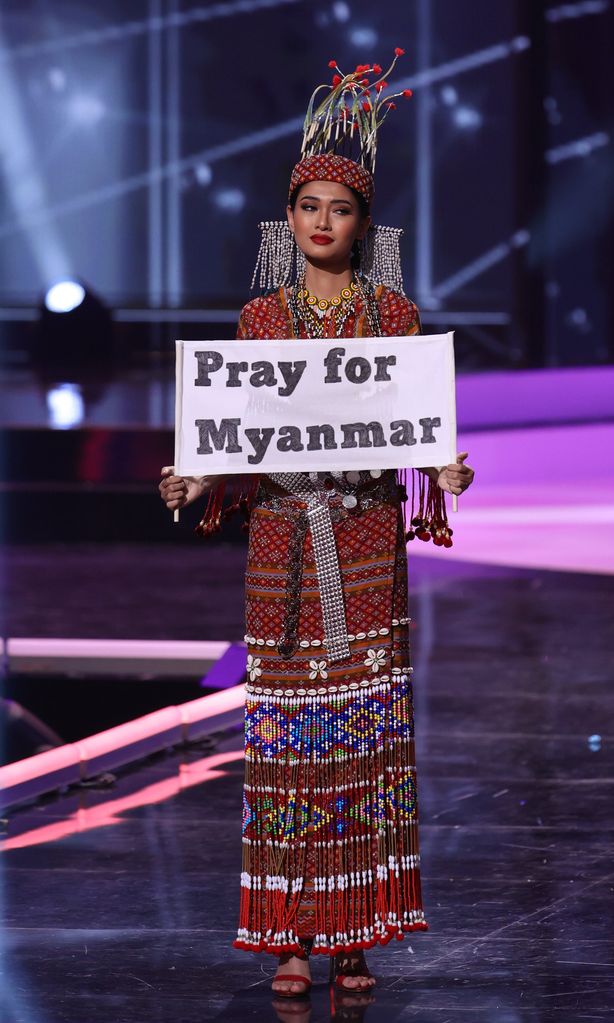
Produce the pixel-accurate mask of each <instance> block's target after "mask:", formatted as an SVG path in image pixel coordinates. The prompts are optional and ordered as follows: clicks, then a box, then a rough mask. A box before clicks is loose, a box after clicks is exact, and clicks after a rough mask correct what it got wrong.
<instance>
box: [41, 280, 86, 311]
mask: <svg viewBox="0 0 614 1023" xmlns="http://www.w3.org/2000/svg"><path fill="white" fill-rule="evenodd" d="M84 298H85V288H84V287H83V285H82V284H79V282H78V281H58V282H57V284H52V285H51V287H50V288H49V289H48V290H47V293H46V295H45V306H46V307H47V309H48V310H49V312H50V313H71V312H72V311H73V309H76V308H77V306H78V305H81V303H82V301H83V299H84Z"/></svg>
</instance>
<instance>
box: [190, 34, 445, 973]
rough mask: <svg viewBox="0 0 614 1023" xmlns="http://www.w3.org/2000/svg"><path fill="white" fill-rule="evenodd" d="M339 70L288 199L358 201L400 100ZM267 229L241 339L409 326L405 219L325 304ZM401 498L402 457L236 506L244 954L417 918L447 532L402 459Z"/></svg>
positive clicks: (310, 479)
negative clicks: (432, 550)
mask: <svg viewBox="0 0 614 1023" xmlns="http://www.w3.org/2000/svg"><path fill="white" fill-rule="evenodd" d="M397 55H399V51H398V52H397ZM395 61H396V56H395ZM392 66H394V63H393V65H392ZM390 70H391V69H389V71H388V72H387V73H390ZM335 72H336V73H335V77H334V78H333V84H332V86H330V87H329V86H326V87H320V89H322V88H324V89H325V99H324V101H323V102H322V103H321V104H320V106H319V107H318V108H317V109H315V102H314V99H313V98H312V101H311V103H310V106H309V110H308V113H307V118H306V122H305V134H304V142H303V155H302V159H301V161H300V162H299V163H298V164H297V166H296V167H295V168H294V171H293V173H292V178H291V183H290V195H291V196H292V194H293V193H294V192H295V190H296V189H297V188H298V187H299V186H300V185H302V184H304V183H306V182H309V181H317V180H329V181H336V182H339V183H341V184H344V185H347V186H349V187H351V188H353V189H354V190H355V191H356V192H357V193H358V194H359V195H360V196H362V197H363V199H364V200H365V202H366V203H367V204H368V203H370V201H371V198H372V195H373V176H372V172H373V167H374V163H375V152H376V145H375V142H376V133H377V129H378V127H379V125H380V124H381V121H382V120H383V118H384V116H385V115H386V113H387V112H388V110H389V109H391V107H393V106H394V103H393V102H392V98H390V99H388V100H384V99H383V95H382V93H383V89H384V88H385V84H384V85H383V86H382V85H381V83H382V82H384V76H382V74H381V68H378V67H377V66H375V67H369V66H366V65H364V66H359V68H357V70H356V71H355V72H354V73H353V74H351V75H342V74H341V72H339V69H338V68H337V67H336V65H335ZM369 76H371V78H369ZM374 76H375V80H374ZM318 91H319V90H316V94H317V93H318ZM316 94H314V95H316ZM354 136H356V138H354ZM356 140H357V141H358V143H359V146H360V152H359V156H358V158H357V159H353V158H352V155H351V151H350V150H351V146H352V144H353V142H355V141H356ZM261 227H262V230H263V240H262V244H261V249H260V254H259V257H258V263H257V272H259V274H260V284H261V286H262V287H264V288H265V289H268V290H267V293H265V294H264V295H263V296H261V297H259V298H256V299H254V300H253V301H251V302H249V303H248V304H247V305H246V306H245V307H244V309H243V311H242V313H241V318H240V321H239V327H238V331H237V337H238V338H239V339H245V338H262V339H263V341H265V342H266V339H270V338H277V339H279V338H309V337H314V336H315V337H331V338H352V337H374V336H399V335H408V336H411V335H413V334H418V333H420V318H419V314H418V310H417V308H416V306H415V305H414V303H413V302H411V301H410V300H409V299H408V298H406V297H405V295H404V293H403V284H402V279H401V274H400V260H399V248H398V239H399V234H400V232H399V231H397V230H393V229H390V228H371V229H370V231H369V234H368V236H367V238H366V239H365V241H364V242H363V243H362V245H361V252H360V273H357V274H355V277H354V280H353V281H352V284H351V286H350V287H349V288H347V289H344V291H343V292H342V293H341V295H340V296H338V298H337V299H333V300H332V302H319V301H318V300H317V298H315V296H312V295H310V294H309V292H308V290H307V288H306V286H305V278H304V260H303V259H302V256H301V253H300V252H299V251H298V250H297V248H296V245H295V243H294V239H293V236H292V234H291V233H290V231H289V229H288V226H287V224H286V223H285V222H272V223H271V222H269V223H267V224H264V225H261ZM331 305H332V311H331V310H330V309H329V306H331ZM412 492H413V493H412V512H411V519H412V523H411V526H410V529H409V532H408V531H407V529H406V524H405V521H404V515H403V507H404V501H405V499H406V498H407V494H406V491H405V481H404V480H403V479H401V478H400V476H399V475H398V474H397V473H396V472H395V471H394V470H390V471H384V472H382V471H379V470H374V471H372V472H364V471H360V472H358V471H355V472H341V471H339V472H329V473H281V474H274V475H272V476H262V477H261V478H260V479H259V480H258V481H256V483H255V484H254V485H253V486H252V488H251V491H250V492H249V493H248V494H246V495H242V496H240V497H239V498H238V500H237V501H236V502H235V504H234V506H233V507H241V508H242V509H243V510H244V512H245V513H246V515H247V514H248V512H249V511H251V517H250V523H249V553H248V564H247V580H246V618H247V635H246V636H245V642H246V643H247V646H248V659H247V675H248V681H247V685H246V689H247V701H246V712H245V768H246V773H245V787H244V804H243V867H242V874H241V909H240V922H239V930H238V935H237V939H236V941H235V942H234V944H235V946H236V947H237V948H241V949H246V950H249V951H267V952H272V953H276V954H279V953H281V952H297V953H298V954H300V953H301V949H303V948H304V947H305V945H306V944H307V945H308V946H309V947H310V948H311V950H312V952H313V953H326V954H329V955H331V954H334V953H337V952H339V951H342V950H344V951H351V950H352V949H364V948H369V947H370V946H372V945H374V944H375V943H381V944H384V943H386V942H388V941H389V940H390V939H391V938H393V937H397V938H399V939H400V938H402V936H403V934H404V933H405V932H407V931H413V930H425V929H426V928H427V923H426V920H425V917H424V913H423V909H422V899H421V892H420V858H419V851H418V833H417V820H418V816H417V801H416V768H415V757H414V732H413V711H412V687H411V672H412V669H411V666H410V651H409V633H408V622H409V618H408V611H407V562H406V543H405V542H406V537H407V536H410V537H411V538H413V536H414V535H417V536H419V537H420V538H421V539H425V540H426V539H431V538H432V539H433V541H434V542H435V543H436V544H437V545H439V546H442V545H445V546H450V544H451V542H452V541H451V539H450V533H451V530H449V528H448V525H447V520H446V515H445V505H444V502H443V493H442V491H441V490H440V489H439V488H438V487H437V486H436V485H435V484H433V483H431V482H430V481H428V482H427V480H426V479H425V477H424V475H422V474H418V475H416V474H415V473H414V474H412ZM414 498H415V499H416V502H417V506H416V507H415V506H414ZM222 500H223V489H222V488H219V489H218V490H217V491H216V492H215V493H214V495H213V496H212V497H211V499H210V503H209V506H208V509H207V512H206V514H205V517H204V519H203V521H202V523H201V526H200V529H201V532H203V533H208V532H211V531H213V530H214V529H216V528H217V527H218V526H219V522H220V518H221V517H224V516H225V515H226V514H228V513H229V511H230V510H232V509H226V511H225V512H224V511H223V507H222Z"/></svg>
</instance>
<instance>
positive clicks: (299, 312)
mask: <svg viewBox="0 0 614 1023" xmlns="http://www.w3.org/2000/svg"><path fill="white" fill-rule="evenodd" d="M352 286H353V287H351V288H347V289H344V291H346V290H347V291H350V292H351V298H350V299H348V300H347V301H346V300H344V301H342V302H341V311H340V314H339V315H336V312H337V310H338V309H339V306H333V308H334V310H335V313H334V314H333V315H335V321H334V322H335V337H342V336H343V328H344V327H345V324H346V322H347V320H348V318H349V316H350V315H351V313H353V312H355V308H356V299H357V298H360V299H361V300H362V302H363V305H364V307H365V313H366V317H367V322H368V324H369V330H370V333H371V337H381V323H380V317H379V309H378V307H377V302H376V300H375V288H374V286H373V285H372V284H371V282H370V281H368V280H367V279H366V278H364V277H361V276H360V275H357V276H356V277H355V278H354V280H353V281H352ZM309 294H310V292H309V291H308V290H307V288H306V287H305V275H304V274H303V275H302V276H301V277H300V278H299V280H298V281H297V283H296V286H295V287H294V288H293V289H292V291H291V293H290V295H289V297H288V308H289V310H290V314H291V316H292V329H293V333H294V336H295V337H300V336H301V323H303V324H304V326H305V330H306V332H307V335H308V337H317V338H323V337H324V336H325V322H324V316H322V315H321V314H320V315H318V314H317V313H315V312H314V308H313V304H311V305H308V304H307V301H306V295H309ZM313 297H315V296H313ZM323 301H326V300H323ZM316 302H317V299H316ZM329 304H331V305H332V302H331V303H329Z"/></svg>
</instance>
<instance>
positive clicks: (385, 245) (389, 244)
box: [252, 47, 412, 294]
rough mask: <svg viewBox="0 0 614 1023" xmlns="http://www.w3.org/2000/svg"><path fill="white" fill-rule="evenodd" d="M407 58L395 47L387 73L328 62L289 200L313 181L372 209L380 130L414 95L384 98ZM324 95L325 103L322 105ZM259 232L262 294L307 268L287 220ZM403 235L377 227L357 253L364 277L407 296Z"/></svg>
mask: <svg viewBox="0 0 614 1023" xmlns="http://www.w3.org/2000/svg"><path fill="white" fill-rule="evenodd" d="M403 52H404V51H403V50H401V49H400V48H399V47H397V49H396V50H395V51H394V59H393V61H392V63H391V65H390V67H389V68H388V69H387V70H386V71H385V72H383V71H382V68H381V67H380V65H379V64H372V65H371V64H359V65H358V66H357V67H356V69H355V70H354V71H353V72H352V73H351V74H348V75H344V74H342V72H341V71H340V70H339V67H338V66H337V62H336V61H334V60H331V61H329V65H328V66H329V67H330V68H331V70H333V71H334V72H335V74H334V75H333V79H332V83H331V84H323V85H319V86H318V87H317V88H316V89H315V91H314V92H313V94H312V96H311V99H310V101H309V106H308V107H307V113H306V116H305V123H304V126H303V144H302V147H301V160H300V161H299V162H298V163H297V164H296V166H295V167H294V170H293V171H292V175H291V178H290V189H289V193H288V198H289V200H290V199H291V197H292V195H293V194H294V193H295V191H296V189H297V188H299V187H300V186H301V185H304V184H306V183H307V182H309V181H336V182H338V183H339V184H342V185H346V186H348V187H349V188H353V189H354V190H355V191H356V192H358V193H359V195H361V196H362V197H363V199H364V200H365V202H366V203H367V205H368V204H370V202H371V200H372V198H373V193H374V183H373V172H374V170H375V161H376V156H377V139H378V131H379V129H380V127H381V125H382V124H383V122H384V121H385V119H386V117H387V116H388V114H389V113H390V111H391V110H394V109H395V103H394V100H395V99H397V98H398V97H399V96H405V97H406V98H409V97H410V96H411V95H412V92H411V89H404V90H403V91H402V92H397V93H393V94H389V93H387V92H386V90H387V88H388V82H387V81H386V78H387V77H388V75H390V74H391V72H392V71H393V69H394V67H395V65H396V62H397V60H398V58H399V57H401V56H402V55H403ZM369 76H371V77H369ZM321 93H324V98H320V94H321ZM318 99H319V102H318ZM259 226H260V229H261V231H262V240H261V243H260V251H259V253H258V259H257V261H256V267H255V270H254V274H253V277H252V288H253V287H254V285H255V283H256V280H258V283H259V285H260V287H261V288H263V289H271V288H278V287H280V286H281V285H284V284H289V283H290V282H291V281H292V280H294V279H295V278H296V277H298V276H300V275H301V273H302V272H303V270H304V265H305V264H304V256H303V254H302V252H300V250H299V249H298V247H297V245H296V242H295V240H294V235H293V234H292V232H291V231H290V228H289V227H288V224H287V222H286V221H285V220H267V221H264V222H263V223H261V224H260V225H259ZM402 233H403V232H402V230H401V229H400V228H394V227H380V226H371V227H370V228H369V230H368V232H367V234H366V236H365V238H364V239H363V240H362V241H361V242H360V243H359V252H360V270H361V274H362V276H363V277H366V278H367V280H370V281H372V282H373V283H375V284H386V285H388V286H389V287H391V288H394V290H395V291H399V292H401V293H402V294H403V278H402V274H401V258H400V251H399V239H400V237H401V235H402Z"/></svg>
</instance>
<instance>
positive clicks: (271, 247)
mask: <svg viewBox="0 0 614 1023" xmlns="http://www.w3.org/2000/svg"><path fill="white" fill-rule="evenodd" d="M258 227H259V228H260V230H261V231H262V238H261V240H260V249H259V250H258V258H257V260H256V266H255V267H254V273H253V276H252V284H251V287H252V290H253V288H254V286H255V284H256V279H258V285H259V287H260V288H261V289H262V290H264V291H270V290H271V289H273V288H280V287H282V285H287V284H290V282H291V281H293V280H296V278H297V277H300V276H301V274H302V273H303V272H304V270H305V257H304V255H303V253H302V252H301V251H300V249H299V248H298V246H297V244H296V240H295V238H294V235H293V234H292V231H291V230H290V228H289V227H288V222H287V220H265V221H263V222H262V223H260V224H259V225H258Z"/></svg>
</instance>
